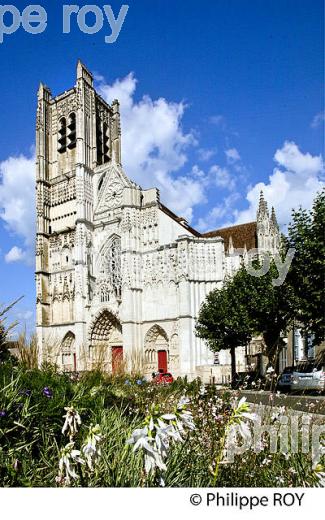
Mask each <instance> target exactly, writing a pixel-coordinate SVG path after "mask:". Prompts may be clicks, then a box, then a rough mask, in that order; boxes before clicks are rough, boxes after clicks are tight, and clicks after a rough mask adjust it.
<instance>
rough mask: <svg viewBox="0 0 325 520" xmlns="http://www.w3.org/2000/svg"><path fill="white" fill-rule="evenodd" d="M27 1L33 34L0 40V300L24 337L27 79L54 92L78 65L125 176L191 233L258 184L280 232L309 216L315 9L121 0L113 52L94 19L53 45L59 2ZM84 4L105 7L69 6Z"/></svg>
mask: <svg viewBox="0 0 325 520" xmlns="http://www.w3.org/2000/svg"><path fill="white" fill-rule="evenodd" d="M12 3H15V4H16V5H17V7H18V2H17V1H16V2H14V1H13V2H12ZM39 3H40V4H41V5H43V6H44V7H45V8H46V10H47V13H48V27H47V30H46V31H45V32H44V33H43V34H42V35H29V34H27V33H25V32H24V31H23V30H22V29H20V30H19V31H17V33H15V34H13V35H11V36H7V37H5V40H4V43H3V44H0V63H1V72H2V74H1V78H0V95H1V96H0V99H1V123H2V124H1V127H0V171H1V176H2V177H1V180H0V183H2V185H1V184H0V214H1V218H0V302H3V303H7V302H10V301H12V300H13V299H15V298H16V297H19V296H20V295H22V294H24V295H25V298H24V300H23V301H22V302H21V303H19V304H18V305H17V308H16V311H15V313H16V316H17V317H18V319H19V320H21V321H22V322H26V323H27V325H28V326H29V328H30V327H31V323H32V319H33V312H34V275H33V265H31V257H32V254H31V251H32V241H33V234H34V230H33V204H34V203H33V168H32V161H33V149H32V147H33V144H34V133H35V110H36V91H37V87H38V84H39V81H40V80H42V81H43V82H44V83H46V84H47V85H48V86H49V87H50V88H51V89H52V93H53V94H54V95H55V94H58V93H60V92H62V91H64V90H65V89H67V88H70V87H71V86H73V84H74V82H75V67H76V61H77V59H78V58H81V60H82V61H83V62H84V63H85V64H86V65H87V67H88V68H89V69H90V70H92V71H93V72H94V73H95V74H96V76H97V78H98V80H97V86H98V88H99V89H100V91H101V93H102V95H103V96H105V97H106V98H107V100H108V101H111V96H113V95H117V96H118V97H120V99H121V102H122V101H124V106H123V105H122V106H121V109H122V123H123V127H122V146H123V164H124V167H125V169H126V173H127V174H129V175H130V176H131V177H133V178H135V180H136V181H138V182H139V183H140V184H141V185H143V186H144V187H148V186H158V187H159V188H160V189H161V194H162V199H163V201H165V202H166V203H167V204H168V205H169V206H171V209H174V210H175V211H176V212H178V213H182V214H184V215H185V216H186V217H187V218H188V220H190V221H191V224H192V225H194V226H197V227H198V228H199V229H202V230H203V229H204V230H205V229H210V228H217V227H221V226H222V225H227V224H230V223H235V222H243V221H248V220H252V219H253V218H254V214H255V207H256V199H257V198H258V193H259V190H260V188H261V187H262V188H264V191H265V194H266V197H267V198H268V199H269V201H270V204H273V205H274V206H275V208H276V211H277V213H278V216H279V221H280V223H281V224H282V225H285V224H286V223H287V221H288V219H289V216H290V210H291V207H292V206H294V205H295V206H298V205H300V204H301V205H303V206H305V207H309V206H310V204H311V201H312V198H313V196H314V194H315V192H316V191H317V189H318V188H319V186H320V177H321V176H322V175H323V162H322V155H323V133H324V99H323V75H324V70H323V59H324V56H323V39H324V26H323V19H324V18H323V2H322V1H321V0H319V1H318V0H313V1H312V2H310V0H290V1H289V0H272V1H271V0H250V1H249V2H247V1H246V2H245V1H243V0H215V1H211V0H201V1H200V2H198V1H192V0H186V1H184V0H182V1H181V0H173V1H170V0H168V1H167V0H155V1H152V0H151V1H147V0H129V1H128V2H127V3H128V5H129V11H128V13H127V15H126V19H125V22H124V25H123V27H122V30H121V32H120V35H119V37H118V39H117V41H116V42H115V43H114V44H105V42H104V36H105V35H107V34H109V33H110V31H109V27H108V24H107V23H106V24H105V26H104V28H103V30H102V31H100V32H99V33H98V34H96V35H85V34H83V33H82V32H81V31H80V30H79V28H78V27H77V25H76V23H72V32H71V34H66V35H63V34H62V5H63V4H65V3H67V2H59V1H56V2H53V1H49V2H44V1H43V2H39ZM90 3H96V4H97V5H98V6H101V5H103V4H104V3H108V2H102V1H101V2H100V1H94V2H89V0H88V1H86V2H81V1H79V2H78V4H79V5H80V6H82V5H85V4H90ZM109 3H110V4H111V5H112V7H113V10H114V13H116V14H117V13H118V11H119V8H120V6H121V3H120V2H117V1H114V2H109ZM26 5H27V2H19V7H20V9H22V8H23V7H25V6H26ZM89 20H90V21H91V18H89ZM99 76H101V79H99ZM118 78H119V81H117V79H118ZM143 96H146V97H145V98H144V97H143ZM165 123H166V125H165ZM134 128H141V131H139V132H134ZM123 132H124V134H123ZM135 134H137V135H136V138H135V137H134V135H135ZM16 208H17V209H16ZM13 248H14V249H13ZM8 253H10V254H9V255H8Z"/></svg>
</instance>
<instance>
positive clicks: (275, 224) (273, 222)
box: [270, 206, 279, 229]
mask: <svg viewBox="0 0 325 520" xmlns="http://www.w3.org/2000/svg"><path fill="white" fill-rule="evenodd" d="M270 221H271V226H273V228H275V229H279V225H278V221H277V219H276V214H275V210H274V207H273V206H272V211H271V218H270Z"/></svg>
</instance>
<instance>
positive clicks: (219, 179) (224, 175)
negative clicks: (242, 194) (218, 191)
mask: <svg viewBox="0 0 325 520" xmlns="http://www.w3.org/2000/svg"><path fill="white" fill-rule="evenodd" d="M210 174H211V175H212V177H213V179H214V182H215V184H216V185H217V186H218V187H219V188H224V189H228V190H229V191H233V190H234V189H235V179H234V178H233V177H232V176H231V173H230V172H229V170H228V169H227V168H221V167H220V166H218V165H217V164H214V165H213V166H211V168H210Z"/></svg>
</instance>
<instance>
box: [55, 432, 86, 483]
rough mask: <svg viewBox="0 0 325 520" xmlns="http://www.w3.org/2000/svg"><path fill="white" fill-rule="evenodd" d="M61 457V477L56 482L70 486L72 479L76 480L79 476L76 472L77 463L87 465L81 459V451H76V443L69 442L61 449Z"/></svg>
mask: <svg viewBox="0 0 325 520" xmlns="http://www.w3.org/2000/svg"><path fill="white" fill-rule="evenodd" d="M60 454H61V457H60V460H59V475H58V476H57V477H56V481H57V482H58V483H59V484H63V485H69V484H70V482H71V480H70V478H72V479H73V480H76V479H78V478H79V475H78V473H77V471H76V463H79V464H85V461H84V460H83V459H82V458H81V457H80V451H79V450H76V449H74V442H69V443H68V444H67V445H66V446H65V447H64V448H62V449H61V453H60Z"/></svg>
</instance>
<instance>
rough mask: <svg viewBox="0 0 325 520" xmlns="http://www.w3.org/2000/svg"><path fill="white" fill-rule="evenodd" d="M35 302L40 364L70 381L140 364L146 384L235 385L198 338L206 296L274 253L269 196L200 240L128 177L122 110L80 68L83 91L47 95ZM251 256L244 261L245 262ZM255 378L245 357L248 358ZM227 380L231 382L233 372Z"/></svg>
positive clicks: (224, 356)
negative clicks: (259, 251)
mask: <svg viewBox="0 0 325 520" xmlns="http://www.w3.org/2000/svg"><path fill="white" fill-rule="evenodd" d="M36 135H37V140H36V143H37V155H36V190H37V197H36V201H37V202H36V204H37V237H36V298H37V300H36V301H37V304H36V305H37V337H38V346H39V352H40V361H41V360H44V359H46V356H47V352H48V350H49V349H54V350H55V353H56V354H55V355H56V361H57V363H58V364H59V366H60V367H61V368H62V369H63V370H65V371H82V370H85V369H87V368H89V367H91V366H94V364H95V363H96V362H97V361H98V359H99V358H100V356H102V361H103V362H104V363H105V367H106V368H107V370H108V371H113V372H114V371H116V370H118V368H119V367H120V366H121V364H122V363H124V365H125V366H126V367H128V368H130V367H131V365H132V363H133V362H134V360H141V366H142V370H143V372H144V374H145V375H146V376H147V377H150V376H151V373H152V372H154V371H157V370H158V369H161V370H164V371H168V372H171V373H172V375H173V376H174V377H177V376H179V375H181V376H184V375H187V376H188V377H189V378H190V379H191V378H194V377H196V376H198V375H200V376H201V377H203V378H205V379H207V378H209V377H210V378H211V376H212V375H213V377H215V376H217V378H219V379H220V378H221V376H222V377H223V375H224V376H225V377H228V376H227V373H228V372H229V374H230V371H229V364H230V360H229V353H228V352H221V353H220V354H219V356H218V357H217V358H216V356H215V354H213V353H212V352H211V351H210V350H209V349H208V348H207V346H206V344H205V342H204V341H203V340H201V339H199V338H198V337H196V335H195V319H196V317H197V315H198V312H199V309H200V305H201V303H202V302H203V300H204V298H205V297H206V295H207V294H208V293H209V292H210V291H211V290H213V289H215V288H216V287H220V286H221V285H222V283H223V280H224V279H225V276H227V275H231V274H232V273H233V272H234V271H235V270H236V269H237V268H238V266H239V265H240V262H241V259H242V257H243V256H244V255H245V251H247V250H250V249H253V248H257V247H259V248H263V249H268V250H270V251H274V250H276V248H277V247H278V245H279V240H280V235H279V229H278V225H277V222H276V217H275V213H274V211H273V210H272V213H271V215H269V212H268V208H267V204H266V201H265V200H264V198H263V196H261V200H260V204H259V209H258V213H257V217H256V221H254V222H249V223H247V224H241V225H237V226H232V227H228V228H224V229H219V230H214V231H210V232H207V233H200V232H198V231H197V230H195V229H193V228H192V227H191V226H190V225H189V224H188V223H187V221H186V220H185V219H184V218H182V217H179V216H177V215H175V214H174V213H173V211H171V210H170V209H168V208H167V207H166V206H165V205H164V204H163V202H162V201H160V197H159V191H158V190H157V189H156V188H152V189H142V188H141V187H140V186H138V185H137V184H136V183H135V182H133V181H132V180H131V179H129V178H128V176H127V172H124V171H123V167H122V162H123V161H122V156H121V127H120V112H119V102H118V101H117V100H112V103H111V104H110V105H109V104H107V103H106V102H105V101H104V100H103V99H102V98H101V97H100V96H99V95H98V93H97V92H96V90H95V89H94V86H93V77H92V75H91V73H90V72H89V71H88V70H87V69H86V67H85V66H84V65H83V64H82V63H80V62H78V65H77V79H76V85H75V86H74V87H73V88H71V89H69V90H67V91H65V92H64V93H63V94H61V95H59V96H56V97H52V95H51V91H50V90H49V89H48V88H47V87H46V86H45V85H43V84H41V85H40V88H39V91H38V107H37V123H36ZM238 249H242V254H239V253H238ZM238 363H239V366H238V369H240V368H241V367H242V369H245V363H246V362H245V353H244V351H243V352H242V355H241V356H240V355H239V356H238ZM227 370H228V372H227Z"/></svg>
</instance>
